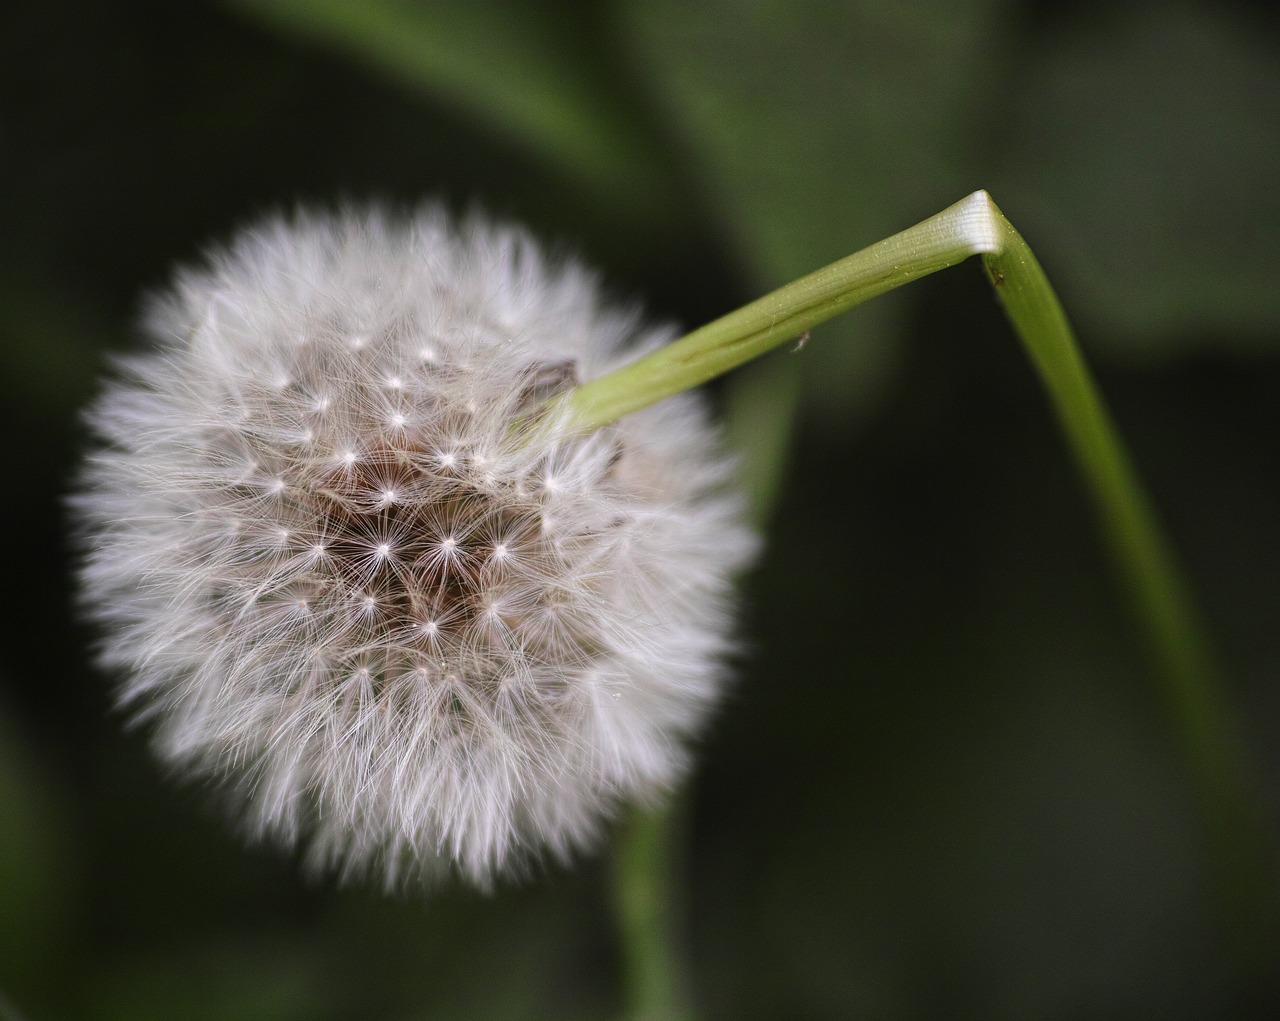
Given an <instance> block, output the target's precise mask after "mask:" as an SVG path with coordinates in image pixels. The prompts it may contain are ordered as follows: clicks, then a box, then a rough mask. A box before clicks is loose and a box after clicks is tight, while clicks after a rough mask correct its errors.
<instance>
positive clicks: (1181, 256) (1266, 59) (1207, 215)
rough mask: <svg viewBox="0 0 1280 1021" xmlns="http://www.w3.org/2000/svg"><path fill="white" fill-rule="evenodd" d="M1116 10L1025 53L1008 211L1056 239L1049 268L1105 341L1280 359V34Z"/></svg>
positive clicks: (1219, 19) (1014, 106) (1151, 352)
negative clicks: (1274, 353) (1279, 41)
mask: <svg viewBox="0 0 1280 1021" xmlns="http://www.w3.org/2000/svg"><path fill="white" fill-rule="evenodd" d="M1107 15H1108V16H1107V17H1105V18H1100V19H1089V20H1087V21H1086V20H1083V19H1080V20H1076V21H1074V22H1070V23H1067V24H1065V25H1064V26H1062V27H1061V29H1060V30H1057V31H1052V32H1044V33H1041V34H1040V35H1039V36H1038V37H1037V39H1036V43H1037V45H1036V47H1035V48H1034V49H1033V50H1032V51H1031V52H1030V53H1028V54H1027V55H1026V56H1025V58H1024V62H1023V65H1022V67H1021V69H1020V70H1019V72H1018V88H1017V90H1016V91H1012V92H1011V93H1010V102H1009V117H1008V125H1007V129H1006V142H1005V146H1004V163H1005V167H1006V170H1005V172H1004V173H1003V174H1002V177H1005V178H1006V179H1007V183H1005V182H1002V185H1001V187H1002V188H1006V187H1007V192H1005V193H1003V194H1001V195H998V196H997V199H999V200H1001V201H1002V202H1003V204H1004V206H1005V208H1006V209H1009V210H1015V207H1016V211H1013V212H1011V214H1010V215H1012V216H1014V217H1015V218H1017V221H1018V222H1019V223H1020V224H1022V225H1023V226H1024V229H1025V228H1027V227H1028V226H1029V225H1030V224H1031V223H1034V224H1035V231H1036V237H1045V238H1047V239H1051V240H1052V244H1053V248H1054V258H1053V259H1052V260H1046V262H1047V268H1048V269H1049V272H1050V273H1051V274H1052V275H1053V276H1054V278H1055V280H1056V281H1057V282H1058V286H1059V289H1060V291H1061V293H1063V294H1064V296H1065V297H1066V300H1067V304H1068V307H1069V308H1070V309H1071V312H1072V314H1073V316H1074V317H1075V318H1076V319H1077V320H1078V321H1079V322H1080V325H1081V327H1082V332H1083V333H1084V334H1085V335H1086V336H1088V337H1089V338H1090V339H1091V340H1092V341H1093V342H1094V343H1108V344H1109V345H1110V348H1109V349H1110V350H1114V351H1116V352H1117V353H1119V352H1126V353H1129V352H1132V353H1138V354H1141V355H1145V356H1156V355H1160V354H1165V353H1174V352H1176V351H1179V350H1182V349H1184V348H1185V347H1187V346H1188V345H1190V344H1196V343H1200V344H1203V343H1205V342H1208V343H1211V344H1213V345H1214V346H1219V345H1230V346H1241V347H1250V346H1252V347H1255V348H1274V347H1275V345H1276V342H1277V340H1278V339H1280V286H1277V281H1278V280H1280V246H1277V243H1276V238H1277V236H1280V189H1277V187H1276V178H1277V167H1276V160H1275V153H1276V151H1277V149H1280V62H1277V61H1276V59H1275V52H1274V39H1270V40H1269V39H1268V38H1267V37H1266V35H1260V34H1258V33H1256V32H1254V33H1250V31H1249V30H1248V28H1247V27H1246V25H1245V24H1244V23H1243V22H1242V20H1241V19H1240V15H1239V14H1238V13H1236V12H1233V11H1232V10H1231V8H1230V7H1225V6H1223V5H1219V6H1213V5H1210V4H1207V3H1204V4H1196V5H1192V4H1188V3H1176V4H1156V5H1147V4H1142V5H1122V6H1120V7H1117V8H1115V9H1114V10H1108V12H1107ZM1031 241H1032V244H1033V245H1035V244H1036V240H1035V238H1032V239H1031ZM1043 254H1044V253H1042V255H1043Z"/></svg>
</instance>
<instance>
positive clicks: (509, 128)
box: [228, 0, 671, 216]
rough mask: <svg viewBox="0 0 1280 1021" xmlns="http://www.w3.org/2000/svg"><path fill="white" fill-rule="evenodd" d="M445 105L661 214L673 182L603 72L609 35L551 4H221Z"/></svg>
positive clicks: (574, 176)
mask: <svg viewBox="0 0 1280 1021" xmlns="http://www.w3.org/2000/svg"><path fill="white" fill-rule="evenodd" d="M228 3H229V5H230V6H231V7H233V8H235V9H238V10H240V11H243V12H244V13H245V14H246V15H248V16H250V17H253V18H257V19H259V20H261V21H263V22H266V23H268V24H270V25H272V26H274V27H275V28H276V29H278V30H280V31H283V32H285V33H287V34H290V35H295V36H299V37H302V38H307V39H312V40H315V41H317V42H320V43H322V44H323V45H325V46H328V47H330V48H332V49H335V50H338V51H340V52H343V53H346V54H348V55H350V56H352V57H355V58H356V59H357V60H359V61H361V62H363V63H365V64H367V65H369V66H371V67H373V68H376V69H377V70H379V71H381V72H383V73H386V74H389V75H391V76H393V77H395V78H398V79H400V80H401V81H403V82H405V83H406V84H408V85H410V86H412V87H414V88H416V89H420V90H422V91H424V92H426V93H427V94H429V95H432V96H434V97H437V98H438V99H441V100H444V101H446V102H448V103H450V104H452V105H454V106H456V107H457V108H458V109H460V110H462V111H464V112H466V113H467V114H469V115H470V116H473V117H477V118H479V119H480V120H481V121H482V123H484V124H485V125H486V126H488V127H490V128H492V129H495V130H497V131H498V132H501V133H505V134H507V135H509V136H510V137H511V138H513V139H514V140H516V141H517V142H518V143H519V144H520V145H522V146H524V147H525V148H527V149H528V150H530V151H531V152H533V153H534V154H536V155H537V156H539V157H541V158H542V159H544V160H546V161H547V162H549V163H550V164H552V165H554V166H556V167H558V168H559V169H560V171H561V172H562V173H564V174H565V175H566V177H568V178H569V179H571V180H576V181H578V182H580V183H585V184H586V185H588V186H589V187H590V188H591V189H592V190H593V192H594V193H595V195H596V197H597V198H598V199H600V200H602V201H604V202H607V203H609V204H611V205H613V206H620V207H624V208H625V207H629V206H630V205H631V204H632V203H635V202H636V201H638V200H640V199H641V198H643V199H644V201H645V204H646V206H647V207H648V209H649V210H650V211H651V212H653V213H654V214H655V215H658V216H661V215H662V209H661V206H662V204H663V200H664V199H666V198H668V197H670V194H671V182H670V180H669V178H668V176H667V172H666V168H665V166H664V164H663V162H662V160H661V159H660V158H659V154H658V152H657V150H656V148H655V147H654V146H653V145H652V144H651V142H650V140H649V139H648V138H646V136H645V134H644V131H643V129H642V128H641V127H640V126H639V121H638V118H637V117H636V116H634V113H635V111H634V110H632V109H630V108H629V106H628V103H627V101H626V99H625V94H624V93H623V91H622V90H621V89H620V88H619V87H617V86H616V85H615V83H614V81H613V80H612V78H611V76H610V74H609V63H608V60H607V56H608V40H607V39H604V38H602V37H600V36H597V37H596V39H595V42H596V43H597V49H595V50H583V48H582V46H581V42H580V37H579V35H578V33H579V32H581V31H582V27H583V26H582V25H581V24H577V23H575V22H574V21H573V20H571V19H570V18H569V17H568V15H567V13H566V12H565V11H563V10H560V9H559V8H558V7H557V6H556V5H555V4H545V3H544V4H539V3H533V2H523V0H522V2H509V0H508V2H503V0H454V2H432V3H415V2H413V0H362V2H361V3H350V2H348V0H275V2H272V3H255V2H251V0H228Z"/></svg>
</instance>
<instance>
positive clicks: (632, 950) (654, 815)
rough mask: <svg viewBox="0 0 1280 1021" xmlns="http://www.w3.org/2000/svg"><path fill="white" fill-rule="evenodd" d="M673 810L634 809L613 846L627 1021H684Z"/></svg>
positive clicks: (689, 1015)
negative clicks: (677, 941)
mask: <svg viewBox="0 0 1280 1021" xmlns="http://www.w3.org/2000/svg"><path fill="white" fill-rule="evenodd" d="M678 812H679V807H678V805H676V804H668V805H665V806H663V807H662V808H660V809H657V810H653V811H648V810H645V809H640V808H637V809H634V810H633V811H632V813H631V817H630V818H629V819H628V820H627V824H626V827H625V829H624V831H623V833H622V837H621V839H620V840H619V842H618V846H617V850H616V854H617V860H616V862H615V864H614V874H613V878H614V896H615V899H616V908H617V916H618V921H619V924H620V926H621V929H622V951H623V970H624V972H625V979H626V981H625V988H626V995H627V1010H626V1015H625V1016H626V1018H627V1019H628V1021H689V1019H692V1018H693V1017H694V1016H695V1015H694V1011H693V1009H692V1008H691V1007H690V1006H689V1003H688V1001H687V999H686V996H685V986H684V981H683V979H684V969H683V967H682V965H681V961H680V955H679V953H678V950H677V943H676V939H677V934H678V933H680V932H681V931H683V926H681V925H678V924H677V919H676V918H675V917H674V916H675V913H676V904H677V903H678V901H677V898H676V891H677V888H678V887H679V886H680V883H679V882H678V881H677V879H678V877H677V876H676V864H677V863H676V861H675V849H676V847H677V845H678V841H677V840H676V839H675V833H676V831H677V829H678V827H677V826H676V825H675V823H676V816H677V813H678Z"/></svg>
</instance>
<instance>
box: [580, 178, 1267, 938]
mask: <svg viewBox="0 0 1280 1021" xmlns="http://www.w3.org/2000/svg"><path fill="white" fill-rule="evenodd" d="M971 255H981V256H982V257H983V263H984V266H985V269H986V272H987V275H988V277H989V279H990V280H991V282H992V284H993V286H994V287H995V289H996V292H997V294H999V295H1000V298H1001V300H1002V301H1003V303H1004V307H1005V311H1006V313H1007V314H1008V316H1009V318H1010V320H1011V321H1012V323H1013V326H1014V328H1015V331H1016V332H1017V334H1018V337H1019V338H1020V340H1021V341H1022V343H1023V344H1024V345H1025V347H1026V350H1027V353H1028V355H1029V357H1030V358H1031V361H1032V362H1033V364H1034V365H1035V367H1036V370H1037V371H1038V372H1039V374H1040V377H1041V379H1042V381H1043V383H1044V385H1045V387H1046V389H1047V391H1048V394H1049V397H1050V400H1051V401H1052V403H1053V406H1054V410H1055V412H1056V414H1057V416H1058V419H1059V422H1060V424H1061V427H1062V430H1063V433H1064V435H1065V437H1066V439H1067V443H1068V445H1069V446H1070V448H1071V450H1072V453H1073V455H1074V456H1075V459H1076V461H1077V462H1078V465H1079V467H1080V470H1081V472H1082V474H1083V475H1084V478H1085V481H1086V483H1087V485H1088V487H1089V490H1090V492H1091V494H1092V496H1093V498H1094V501H1095V503H1096V506H1097V510H1098V514H1099V518H1100V520H1101V526H1102V529H1103V532H1104V535H1105V537H1106V541H1107V545H1108V547H1109V550H1110V553H1111V555H1112V557H1113V559H1114V562H1115V566H1116V570H1117V572H1118V573H1119V575H1120V578H1121V582H1122V584H1123V586H1124V588H1125V590H1126V592H1127V594H1128V596H1129V597H1130V600H1131V602H1132V604H1133V607H1134V610H1135V612H1136V615H1137V617H1138V619H1139V620H1140V622H1141V624H1142V626H1143V630H1144V632H1145V634H1146V636H1147V639H1148V643H1149V645H1150V649H1151V651H1152V653H1153V657H1154V660H1155V662H1156V664H1157V665H1158V667H1159V676H1160V679H1161V683H1162V685H1163V686H1164V689H1165V695H1166V697H1167V700H1168V702H1169V704H1170V706H1171V712H1172V717H1173V722H1174V725H1175V729H1176V733H1177V738H1178V741H1179V743H1180V745H1181V746H1182V749H1183V752H1184V756H1185V758H1186V762H1187V766H1188V769H1189V772H1190V774H1191V776H1192V780H1193V783H1194V786H1195V788H1196V790H1197V792H1198V794H1199V795H1200V796H1201V799H1202V804H1203V808H1204V811H1205V814H1206V822H1207V824H1208V830H1209V835H1210V841H1211V844H1212V847H1213V851H1214V853H1215V857H1216V858H1217V866H1218V871H1219V876H1220V877H1221V880H1222V883H1223V888H1224V892H1225V893H1226V894H1227V895H1228V896H1229V899H1230V901H1231V907H1232V909H1233V911H1232V913H1233V915H1234V916H1235V917H1234V918H1233V919H1232V920H1233V922H1243V921H1245V920H1246V919H1249V921H1250V925H1251V926H1252V924H1253V923H1256V922H1257V921H1258V919H1259V917H1260V913H1261V912H1263V911H1265V910H1266V909H1265V907H1264V905H1265V904H1267V903H1269V902H1270V898H1271V896H1272V894H1273V892H1274V891H1273V884H1272V883H1271V881H1270V877H1269V875H1268V873H1267V868H1268V864H1267V863H1268V861H1269V860H1270V859H1269V855H1270V849H1271V847H1272V846H1273V841H1272V835H1271V834H1270V832H1269V830H1268V829H1267V827H1266V825H1265V824H1264V823H1263V821H1262V817H1261V813H1260V810H1259V804H1258V802H1256V801H1255V800H1254V798H1253V796H1252V790H1253V788H1252V786H1251V783H1250V778H1249V770H1248V769H1247V768H1246V764H1245V762H1244V761H1243V760H1244V756H1243V753H1242V750H1241V745H1240V744H1239V740H1238V736H1239V728H1238V726H1237V723H1236V720H1235V719H1234V717H1233V714H1232V711H1231V707H1230V703H1229V700H1228V698H1227V696H1226V693H1225V688H1224V686H1223V684H1222V682H1221V680H1220V678H1219V676H1218V672H1217V670H1216V668H1215V666H1214V664H1213V662H1212V658H1211V656H1210V654H1209V652H1208V643H1207V641H1206V639H1205V631H1204V629H1203V627H1202V626H1201V624H1200V620H1199V618H1198V616H1197V614H1196V612H1195V609H1194V607H1193V605H1192V601H1191V598H1190V596H1189V590H1188V586H1187V585H1186V583H1185V581H1184V580H1183V577H1182V574H1181V572H1180V571H1179V569H1178V567H1177V565H1176V561H1175V559H1174V557H1173V555H1172V552H1171V550H1170V547H1169V544H1168V543H1167V542H1166V541H1165V538H1164V536H1163V534H1162V532H1161V529H1160V526H1159V524H1158V523H1157V521H1156V518H1155V515H1154V514H1153V513H1152V510H1151V507H1150V505H1149V503H1148V500H1147V497H1146V495H1145V493H1144V492H1143V489H1142V487H1141V485H1140V484H1139V483H1138V480H1137V477H1136V475H1135V473H1134V471H1133V469H1132V467H1131V466H1130V462H1129V458H1128V456H1127V454H1126V453H1125V450H1124V446H1123V444H1122V443H1121V441H1120V438H1119V434H1118V433H1117V431H1116V429H1115V427H1114V425H1113V424H1112V422H1111V418H1110V416H1109V415H1108V413H1107V411H1106V409H1105V407H1104V405H1103V403H1102V400H1101V398H1100V396H1099V394H1098V390H1097V387H1096V385H1095V384H1094V382H1093V380H1092V378H1091V376H1090V374H1089V372H1088V369H1087V368H1086V367H1085V364H1084V360H1083V358H1082V357H1081V355H1080V350H1079V347H1078V346H1077V343H1076V341H1075V338H1074V336H1073V334H1072V331H1071V327H1070V325H1069V324H1068V322H1067V319H1066V316H1065V314H1064V313H1063V310H1062V306H1061V305H1060V304H1059V302H1058V299H1057V297H1056V296H1055V295H1054V293H1053V290H1052V288H1051V287H1050V285H1049V282H1048V280H1047V279H1046V277H1045V275H1044V272H1043V270H1041V268H1040V266H1039V264H1038V263H1037V262H1036V260H1035V257H1034V256H1033V255H1032V254H1031V250H1030V249H1029V248H1028V247H1027V244H1026V242H1024V241H1023V240H1022V238H1021V236H1020V235H1019V234H1018V232H1017V231H1016V230H1014V228H1013V226H1012V225H1011V224H1010V223H1009V221H1008V220H1007V219H1006V218H1005V217H1004V214H1003V213H1001V212H1000V210H999V209H998V208H997V207H996V205H995V203H994V202H992V201H991V197H990V196H989V195H988V194H987V193H986V192H984V191H979V192H975V193H974V194H972V195H970V196H969V197H967V198H965V199H963V200H961V201H960V202H957V203H956V204H955V205H953V206H951V207H950V208H948V209H945V210H943V211H942V212H941V213H938V214H937V215H936V216H933V217H931V218H929V219H928V220H925V221H924V222H923V223H920V224H917V225H916V226H915V227H912V228H910V229H908V230H905V231H903V232H902V233H900V234H895V235H894V236H893V237H891V238H887V239H886V240H884V241H880V242H878V243H877V244H874V245H871V246H870V247H869V248H866V249H863V250H862V251H860V252H857V253H856V254H854V255H851V256H849V257H848V258H846V259H842V260H841V261H840V262H836V263H833V264H832V265H830V266H827V267H826V268H825V269H821V270H818V271H817V272H816V273H812V274H810V275H809V276H806V277H803V278H802V279H800V280H797V281H796V282H794V283H792V284H789V285H787V286H786V287H783V288H781V289H780V290H777V291H774V292H773V293H772V294H769V295H766V296H765V297H763V298H761V299H759V300H758V301H755V302H752V303H751V304H749V305H746V306H744V307H743V308H741V309H738V310H737V311H736V312H731V313H729V314H728V315H726V316H724V317H723V318H720V319H717V320H716V321H715V322H713V323H710V324H708V325H706V326H703V327H702V328H700V329H698V330H695V331H693V332H692V333H690V334H688V335H687V336H685V337H683V338H682V339H680V340H677V341H675V342H674V343H672V344H670V345H668V346H667V347H665V348H662V349H661V350H658V351H656V352H654V353H652V354H650V355H647V356H645V357H644V358H641V359H638V360H637V361H635V362H633V363H632V364H630V365H628V366H626V367H624V368H622V369H620V370H618V371H616V372H614V373H612V374H610V375H608V376H606V377H603V378H601V379H597V380H593V381H591V382H588V383H585V384H583V385H582V386H580V387H578V388H576V389H575V390H573V391H571V392H570V393H568V394H566V395H565V396H564V397H562V398H561V399H560V400H559V403H558V406H557V408H556V409H555V410H556V411H557V412H558V413H559V414H561V415H563V416H564V418H560V419H559V422H560V424H562V425H563V424H565V423H566V421H567V424H568V425H569V426H570V427H571V428H579V429H582V430H584V431H587V430H591V429H595V428H598V427H600V426H602V425H605V424H607V423H609V422H612V421H615V420H616V419H618V418H621V417H622V416H623V415H626V414H629V413H630V412H632V411H636V410H639V409H640V408H643V407H646V406H648V405H650V404H653V403H655V402H657V401H659V400H662V399H663V398H665V397H668V396H671V395H672V394H675V393H678V392H680V391H682V390H687V389H689V388H691V387H694V386H697V385H699V384H700V383H703V382H705V381H706V380H708V379H711V378H712V377H714V376H718V375H720V374H721V373H724V372H727V371H728V370H730V369H732V368H735V367H736V366H738V365H741V364H743V363H744V362H747V361H749V360H751V359H753V358H756V357H757V356H759V355H761V354H763V353H764V352H766V351H768V350H770V349H771V348H774V347H777V346H778V345H780V344H783V343H785V342H786V341H788V340H790V339H792V338H794V337H796V336H799V335H800V334H802V333H805V332H806V331H807V330H809V329H810V327H813V326H816V325H817V324H819V323H821V322H823V321H824V320H826V319H829V318H831V317H832V316H834V315H836V314H838V313H840V312H843V311H845V310H846V309H849V308H852V307H853V306H855V305H857V304H859V303H861V302H863V301H866V300H868V299H870V298H873V297H875V296H877V295H879V294H883V293H884V292H886V291H889V290H892V289H893V288H895V287H899V286H901V285H902V284H905V283H908V282H910V281H912V280H916V279H918V278H920V277H922V276H925V275H927V274H929V273H933V272H935V271H937V270H939V269H943V268H945V267H947V266H951V265H954V264H956V263H958V262H961V261H963V260H964V259H966V258H967V257H969V256H971Z"/></svg>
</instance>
